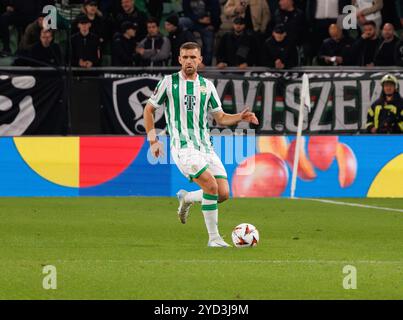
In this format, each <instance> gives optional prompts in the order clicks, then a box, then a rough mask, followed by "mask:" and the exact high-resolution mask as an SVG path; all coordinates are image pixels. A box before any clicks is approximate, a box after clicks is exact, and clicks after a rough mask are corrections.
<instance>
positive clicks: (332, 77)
mask: <svg viewBox="0 0 403 320" xmlns="http://www.w3.org/2000/svg"><path fill="white" fill-rule="evenodd" d="M170 72H172V71H170ZM164 73H167V71H158V70H157V71H156V72H155V73H152V72H149V73H139V74H137V75H136V74H133V73H131V74H130V75H128V74H127V75H125V74H106V75H105V79H104V80H103V85H102V90H103V92H102V98H101V104H102V110H103V114H102V118H103V126H104V132H105V133H109V134H131V135H134V134H144V133H145V128H144V120H143V117H142V113H143V109H144V107H145V104H146V102H147V99H148V97H149V96H150V95H151V94H152V92H153V90H154V88H155V86H156V85H157V83H158V81H159V80H160V79H161V78H162V76H163V74H164ZM386 73H388V72H386V71H372V72H371V71H366V70H362V69H357V70H356V71H354V72H343V71H330V72H326V71H322V72H321V71H319V72H307V74H308V76H309V78H310V95H311V105H312V110H311V112H310V113H309V115H308V118H307V119H306V121H304V133H306V134H310V133H312V134H318V133H337V134H342V133H360V132H361V133H363V132H366V120H367V111H368V108H369V106H370V105H371V103H372V102H374V101H375V100H376V99H377V98H378V97H379V96H380V94H381V91H382V90H381V85H380V79H381V78H382V76H383V75H385V74H386ZM391 73H392V74H394V75H395V76H396V77H397V78H398V79H399V81H400V93H401V94H402V95H403V71H401V72H397V71H394V72H391ZM302 74H303V71H302V70H301V71H295V72H246V73H244V74H239V73H236V74H235V73H234V74H228V73H227V74H220V73H210V74H204V76H205V77H207V78H209V79H211V80H213V81H214V84H215V85H216V88H217V91H218V94H219V96H220V98H221V101H222V102H223V109H224V111H225V112H228V113H237V112H240V111H242V110H243V109H244V107H245V106H250V107H251V108H252V109H253V111H254V112H255V113H256V114H257V116H258V118H259V120H260V125H259V126H258V127H254V126H253V125H250V124H248V123H240V124H239V125H238V127H237V128H232V129H249V128H251V129H256V130H257V132H258V133H264V134H288V133H295V132H296V130H297V123H298V114H299V111H298V110H299V103H300V99H299V96H300V89H301V78H302ZM156 120H157V123H156V128H157V129H160V130H165V126H166V124H165V119H164V116H163V112H162V110H157V113H156ZM209 122H210V123H209V124H210V128H212V129H214V128H216V129H220V130H221V129H224V128H220V127H217V126H216V124H215V123H214V121H213V119H212V117H210V119H209Z"/></svg>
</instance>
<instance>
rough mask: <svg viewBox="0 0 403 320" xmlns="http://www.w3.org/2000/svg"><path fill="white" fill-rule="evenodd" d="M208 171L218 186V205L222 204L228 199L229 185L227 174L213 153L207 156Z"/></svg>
mask: <svg viewBox="0 0 403 320" xmlns="http://www.w3.org/2000/svg"><path fill="white" fill-rule="evenodd" d="M208 164H209V169H210V171H211V172H212V173H213V175H214V178H215V179H216V181H217V185H218V203H222V202H224V201H226V200H228V198H229V185H228V179H227V172H226V170H225V167H224V165H223V164H222V161H221V159H220V158H219V157H218V155H217V154H216V153H215V152H212V153H210V154H209V155H208Z"/></svg>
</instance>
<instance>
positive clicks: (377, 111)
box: [367, 74, 403, 133]
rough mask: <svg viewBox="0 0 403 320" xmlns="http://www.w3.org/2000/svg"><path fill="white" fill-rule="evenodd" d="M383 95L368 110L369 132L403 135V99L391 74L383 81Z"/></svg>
mask: <svg viewBox="0 0 403 320" xmlns="http://www.w3.org/2000/svg"><path fill="white" fill-rule="evenodd" d="M381 85H382V94H381V96H380V97H379V99H378V100H376V101H375V102H374V103H373V104H372V105H371V107H370V108H369V109H368V117H367V130H368V131H369V132H371V133H403V99H402V97H401V96H400V94H399V92H398V87H399V83H398V81H397V79H396V77H394V76H393V75H391V74H387V75H385V76H384V77H383V78H382V80H381Z"/></svg>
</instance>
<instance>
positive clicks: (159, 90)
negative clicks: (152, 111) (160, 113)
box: [148, 77, 168, 109]
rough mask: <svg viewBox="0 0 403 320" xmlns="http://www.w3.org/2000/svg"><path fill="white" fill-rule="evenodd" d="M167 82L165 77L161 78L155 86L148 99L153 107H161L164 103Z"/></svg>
mask: <svg viewBox="0 0 403 320" xmlns="http://www.w3.org/2000/svg"><path fill="white" fill-rule="evenodd" d="M167 83H168V80H167V77H164V78H162V79H161V80H160V82H158V84H157V86H156V87H155V90H154V92H153V94H152V96H151V97H150V99H148V103H150V104H152V105H153V106H154V108H157V109H158V108H162V107H163V106H164V105H165V101H166V100H167V99H168V96H167Z"/></svg>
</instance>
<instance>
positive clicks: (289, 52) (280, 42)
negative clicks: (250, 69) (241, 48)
mask: <svg viewBox="0 0 403 320" xmlns="http://www.w3.org/2000/svg"><path fill="white" fill-rule="evenodd" d="M262 65H264V66H266V67H270V68H276V69H289V68H292V67H295V66H297V65H298V52H297V48H296V46H295V43H292V42H290V41H289V39H288V36H287V32H286V31H285V26H284V25H283V24H278V25H276V26H275V27H274V29H273V33H272V37H271V38H269V39H268V40H266V42H265V44H264V48H263V56H262Z"/></svg>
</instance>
